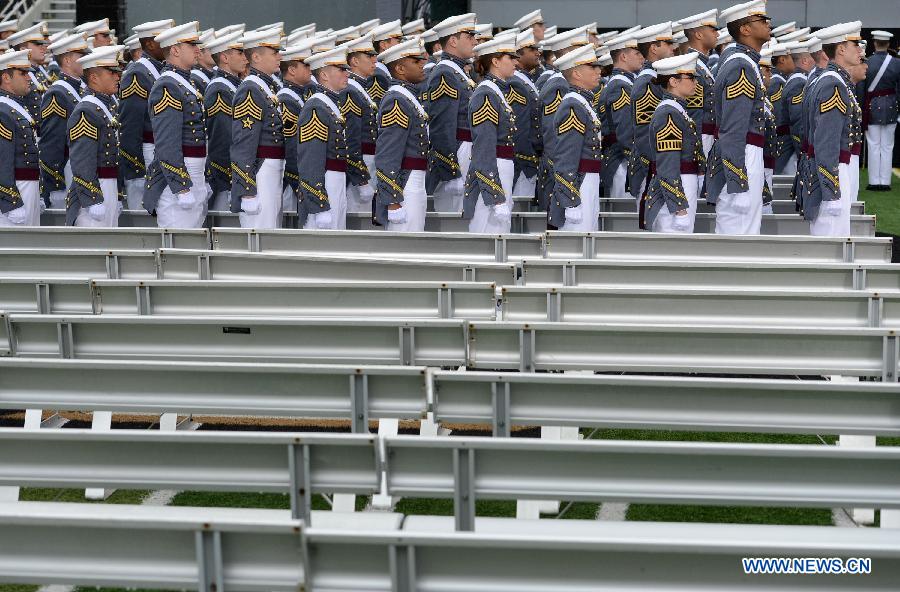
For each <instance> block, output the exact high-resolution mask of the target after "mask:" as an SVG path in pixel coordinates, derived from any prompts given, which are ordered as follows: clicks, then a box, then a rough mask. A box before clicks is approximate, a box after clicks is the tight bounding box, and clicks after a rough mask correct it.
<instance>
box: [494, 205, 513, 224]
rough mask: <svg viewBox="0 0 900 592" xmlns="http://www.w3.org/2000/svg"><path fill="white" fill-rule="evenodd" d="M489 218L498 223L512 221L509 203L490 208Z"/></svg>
mask: <svg viewBox="0 0 900 592" xmlns="http://www.w3.org/2000/svg"><path fill="white" fill-rule="evenodd" d="M491 217H493V218H494V219H495V220H497V221H498V222H506V221H507V220H511V219H512V211H510V209H509V203H508V202H505V201H504V202H503V203H498V204H494V205H492V206H491Z"/></svg>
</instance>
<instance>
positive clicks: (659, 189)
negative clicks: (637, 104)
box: [640, 91, 704, 228]
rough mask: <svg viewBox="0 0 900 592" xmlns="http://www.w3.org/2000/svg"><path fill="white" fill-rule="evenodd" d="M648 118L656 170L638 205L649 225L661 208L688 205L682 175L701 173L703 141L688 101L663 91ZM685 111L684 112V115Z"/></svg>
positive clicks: (643, 221)
mask: <svg viewBox="0 0 900 592" xmlns="http://www.w3.org/2000/svg"><path fill="white" fill-rule="evenodd" d="M666 99H668V100H669V101H673V102H675V103H677V104H679V105H681V107H682V108H683V109H684V112H682V111H681V110H680V109H678V107H676V106H675V105H673V104H671V103H669V102H661V103H660V105H659V107H658V108H657V109H656V111H654V112H653V117H652V119H651V120H650V150H651V154H652V162H653V166H654V168H655V169H656V174H655V175H654V176H653V178H652V179H651V180H650V186H649V188H648V189H647V194H646V197H645V201H644V203H643V204H642V208H641V216H640V218H641V220H640V222H641V227H642V228H652V227H653V222H654V221H655V220H656V216H657V215H658V214H659V212H660V210H661V209H662V208H664V207H665V208H666V209H667V210H668V211H669V213H671V214H674V213H675V212H678V211H679V210H686V209H687V208H688V200H687V195H685V192H684V185H682V183H681V175H682V174H686V175H699V174H702V173H703V163H704V157H703V144H702V142H701V141H700V133H699V132H698V130H697V124H696V123H694V120H693V118H692V117H690V113H689V112H688V111H687V102H686V101H684V100H682V99H680V98H678V97H675V96H673V95H671V94H669V93H667V92H665V91H663V100H664V101H665V100H666ZM685 115H687V116H685Z"/></svg>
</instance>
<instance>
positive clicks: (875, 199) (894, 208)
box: [859, 169, 900, 235]
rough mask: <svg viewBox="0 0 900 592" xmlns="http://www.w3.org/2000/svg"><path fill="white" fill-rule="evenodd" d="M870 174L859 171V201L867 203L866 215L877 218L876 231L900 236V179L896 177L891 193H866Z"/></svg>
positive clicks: (863, 170) (865, 171) (864, 170)
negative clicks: (872, 215)
mask: <svg viewBox="0 0 900 592" xmlns="http://www.w3.org/2000/svg"><path fill="white" fill-rule="evenodd" d="M868 184H869V174H868V171H867V170H866V169H861V170H860V171H859V201H864V202H866V214H874V215H875V216H877V218H876V220H875V229H876V230H878V231H879V232H887V233H888V234H895V235H900V179H897V176H896V175H894V178H893V182H892V183H891V191H885V192H878V191H866V185H868Z"/></svg>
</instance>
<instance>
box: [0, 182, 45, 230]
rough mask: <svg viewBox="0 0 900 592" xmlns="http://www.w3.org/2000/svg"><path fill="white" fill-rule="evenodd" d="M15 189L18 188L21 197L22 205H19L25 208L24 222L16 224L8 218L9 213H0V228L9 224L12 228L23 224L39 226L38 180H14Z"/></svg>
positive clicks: (39, 191) (39, 189) (39, 195)
mask: <svg viewBox="0 0 900 592" xmlns="http://www.w3.org/2000/svg"><path fill="white" fill-rule="evenodd" d="M16 189H18V190H19V196H20V197H21V198H22V205H21V206H20V207H22V208H25V212H24V213H25V222H24V223H22V224H16V223H15V222H13V221H11V220H10V219H9V214H0V228H2V227H9V226H11V227H14V228H21V227H23V226H40V225H41V184H40V181H16Z"/></svg>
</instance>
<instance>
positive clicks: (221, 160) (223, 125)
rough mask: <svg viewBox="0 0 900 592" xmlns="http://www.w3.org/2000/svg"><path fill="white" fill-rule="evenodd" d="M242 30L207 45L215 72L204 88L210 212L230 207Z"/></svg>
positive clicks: (242, 60)
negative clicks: (236, 94)
mask: <svg viewBox="0 0 900 592" xmlns="http://www.w3.org/2000/svg"><path fill="white" fill-rule="evenodd" d="M242 35H243V34H242V33H240V32H238V31H236V32H234V33H230V34H227V35H223V36H222V37H220V38H218V39H216V40H215V41H214V42H211V43H210V44H209V45H208V46H207V48H208V49H209V51H210V52H211V54H212V56H213V59H214V60H215V61H216V66H217V68H216V75H215V76H214V77H213V79H212V80H211V81H210V83H209V85H208V86H207V87H206V93H205V94H204V95H203V106H204V108H205V109H206V139H207V154H206V182H207V183H209V186H210V189H211V190H212V197H210V199H209V209H210V211H219V212H220V211H228V210H230V209H231V124H232V121H233V120H234V118H233V117H232V104H233V103H234V93H235V91H237V87H238V85H240V83H241V79H240V75H241V74H242V73H243V72H244V71H245V70H246V68H247V57H246V56H245V55H244V44H243V43H242V42H241V37H242Z"/></svg>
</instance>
